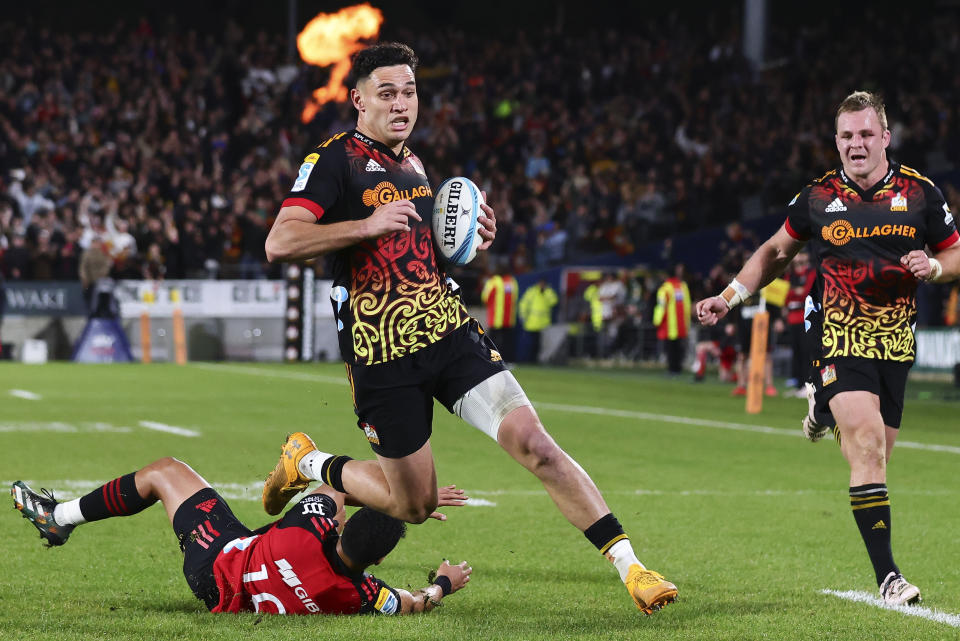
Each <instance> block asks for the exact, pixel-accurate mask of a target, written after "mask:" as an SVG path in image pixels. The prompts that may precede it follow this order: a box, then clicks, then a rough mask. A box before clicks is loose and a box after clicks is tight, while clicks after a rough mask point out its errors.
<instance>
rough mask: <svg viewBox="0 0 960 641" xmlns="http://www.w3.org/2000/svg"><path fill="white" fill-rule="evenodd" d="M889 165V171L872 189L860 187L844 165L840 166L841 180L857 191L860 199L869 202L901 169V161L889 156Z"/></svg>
mask: <svg viewBox="0 0 960 641" xmlns="http://www.w3.org/2000/svg"><path fill="white" fill-rule="evenodd" d="M887 166H888V167H887V173H886V174H884V176H883V178H881V179H880V180H878V181H877V182H876V184H874V185H873V186H872V187H870V189H863V188H862V187H860V185H858V184H857V183H856V182H854V180H853V179H852V178H850V176H848V175H847V172H845V171H844V170H843V166H842V165H841V166H840V180H842V181H843V183H844V184H845V185H846V186H847V187H849V188H850V189H852V190H854V191H855V192H857V194H858V195H859V196H860V200H863V201H866V202H869V201H872V200H873V196H874V194H876V193H877V192H878V191H880V190H881V189H882V188H883V187H884V186H886V185H887V183H889V182H890V179H892V178H893V175H894V174H896V173H897V171H898V170H899V169H900V163H898V162H897V161H896V160H891V159H890V158H889V157H887Z"/></svg>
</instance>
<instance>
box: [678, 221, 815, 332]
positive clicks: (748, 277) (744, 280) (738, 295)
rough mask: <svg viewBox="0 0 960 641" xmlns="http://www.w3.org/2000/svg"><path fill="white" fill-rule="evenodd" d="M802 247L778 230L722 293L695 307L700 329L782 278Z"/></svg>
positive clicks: (782, 228)
mask: <svg viewBox="0 0 960 641" xmlns="http://www.w3.org/2000/svg"><path fill="white" fill-rule="evenodd" d="M802 247H803V243H802V242H801V241H798V240H796V239H795V238H794V237H793V236H791V235H790V234H789V233H787V230H786V228H785V227H784V226H781V227H780V229H778V230H777V233H775V234H774V235H773V236H771V237H770V238H769V239H767V242H765V243H763V245H761V246H760V248H759V249H758V250H757V251H756V252H754V254H753V256H751V257H750V258H749V260H747V262H746V264H745V265H744V266H743V269H741V270H740V273H739V274H737V276H736V278H734V279H733V281H732V282H731V283H730V285H728V286H727V288H726V289H724V291H723V292H721V293H720V294H718V295H716V296H712V297H710V298H705V299H704V300H702V301H700V302H698V303H697V319H698V320H699V321H700V323H701V324H703V325H707V326H711V325H716V324H717V321H719V320H720V319H722V318H723V317H724V316H726V315H727V312H729V311H730V310H731V309H732V308H733V307H735V306H736V305H737V304H739V303H741V302H743V300H744V299H745V298H748V297H749V296H750V295H752V294H753V293H754V292H756V291H757V290H759V289H762V288H763V287H766V286H767V285H769V284H770V282H771V281H772V280H773V279H774V278H776V277H777V276H779V275H780V274H782V273H783V272H784V270H785V269H786V268H787V265H789V264H790V261H791V260H793V257H794V256H796V255H797V252H799V251H800V249H801V248H802Z"/></svg>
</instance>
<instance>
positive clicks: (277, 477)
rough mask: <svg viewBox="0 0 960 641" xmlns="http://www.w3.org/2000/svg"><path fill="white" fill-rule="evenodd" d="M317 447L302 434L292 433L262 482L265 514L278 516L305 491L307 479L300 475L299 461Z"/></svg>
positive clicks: (308, 481) (307, 483)
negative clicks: (294, 498)
mask: <svg viewBox="0 0 960 641" xmlns="http://www.w3.org/2000/svg"><path fill="white" fill-rule="evenodd" d="M316 449H317V446H316V445H314V444H313V441H312V440H311V439H310V437H309V436H307V435H306V434H304V433H303V432H294V433H293V434H290V435H289V436H287V440H286V441H285V442H284V444H283V446H282V447H281V448H280V460H279V461H277V466H276V467H275V468H273V471H272V472H270V475H269V476H268V477H267V479H266V481H264V482H263V509H264V510H266V512H267V514H280V512H281V511H282V510H283V508H284V507H286V505H287V503H289V502H290V499H292V498H293V497H294V496H296V495H297V494H299V493H300V492H302V491H303V490H305V489H307V486H308V485H310V481H312V480H313V479H309V478H307V477H306V476H304V475H303V474H301V473H300V469H299V468H298V464H299V463H300V459H302V458H303V457H304V455H306V454H307V453H309V452H313V451H314V450H316Z"/></svg>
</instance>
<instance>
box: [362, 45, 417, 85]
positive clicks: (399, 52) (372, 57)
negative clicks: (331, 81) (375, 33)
mask: <svg viewBox="0 0 960 641" xmlns="http://www.w3.org/2000/svg"><path fill="white" fill-rule="evenodd" d="M419 63H420V60H419V59H418V58H417V54H416V53H414V52H413V49H411V48H410V47H408V46H407V45H405V44H403V43H402V42H378V43H377V44H375V45H371V46H369V47H367V48H366V49H361V50H360V51H358V52H357V53H355V54H354V56H353V64H352V66H351V68H350V78H349V86H351V87H356V86H357V84H358V83H359V82H360V81H361V80H363V79H364V78H368V77H369V76H370V74H371V73H373V70H374V69H379V68H380V67H392V66H394V65H409V66H410V69H411V70H412V71H413V72H414V73H416V72H417V65H418V64H419Z"/></svg>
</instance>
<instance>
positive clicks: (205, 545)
mask: <svg viewBox="0 0 960 641" xmlns="http://www.w3.org/2000/svg"><path fill="white" fill-rule="evenodd" d="M173 531H174V533H176V535H177V540H178V541H179V542H180V549H181V550H182V551H183V576H184V577H185V578H186V579H187V584H188V585H189V586H190V589H191V590H192V591H193V593H194V595H196V597H197V598H198V599H200V600H201V601H203V602H204V604H205V605H206V606H207V609H208V610H212V609H213V608H215V607H217V604H218V603H219V602H220V589H219V588H218V587H217V582H216V580H215V579H214V578H213V562H214V561H215V560H216V558H217V555H218V554H220V550H222V549H223V548H224V547H225V546H226V545H227V544H228V543H230V542H232V541H235V540H236V539H240V538H245V537H249V536H253V535H254V532H253V530H251V529H250V528H248V527H247V526H246V525H244V524H243V523H241V522H240V520H239V519H238V518H237V517H236V516H234V514H233V511H232V510H231V509H230V506H229V505H227V502H226V501H224V500H223V497H222V496H220V495H219V494H217V492H216V491H215V490H214V489H213V488H209V487H205V488H203V489H202V490H200V491H199V492H197V493H196V494H194V495H193V496H191V497H190V498H189V499H187V500H186V501H184V502H183V503H182V504H181V505H180V507H178V508H177V512H176V514H174V515H173Z"/></svg>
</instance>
